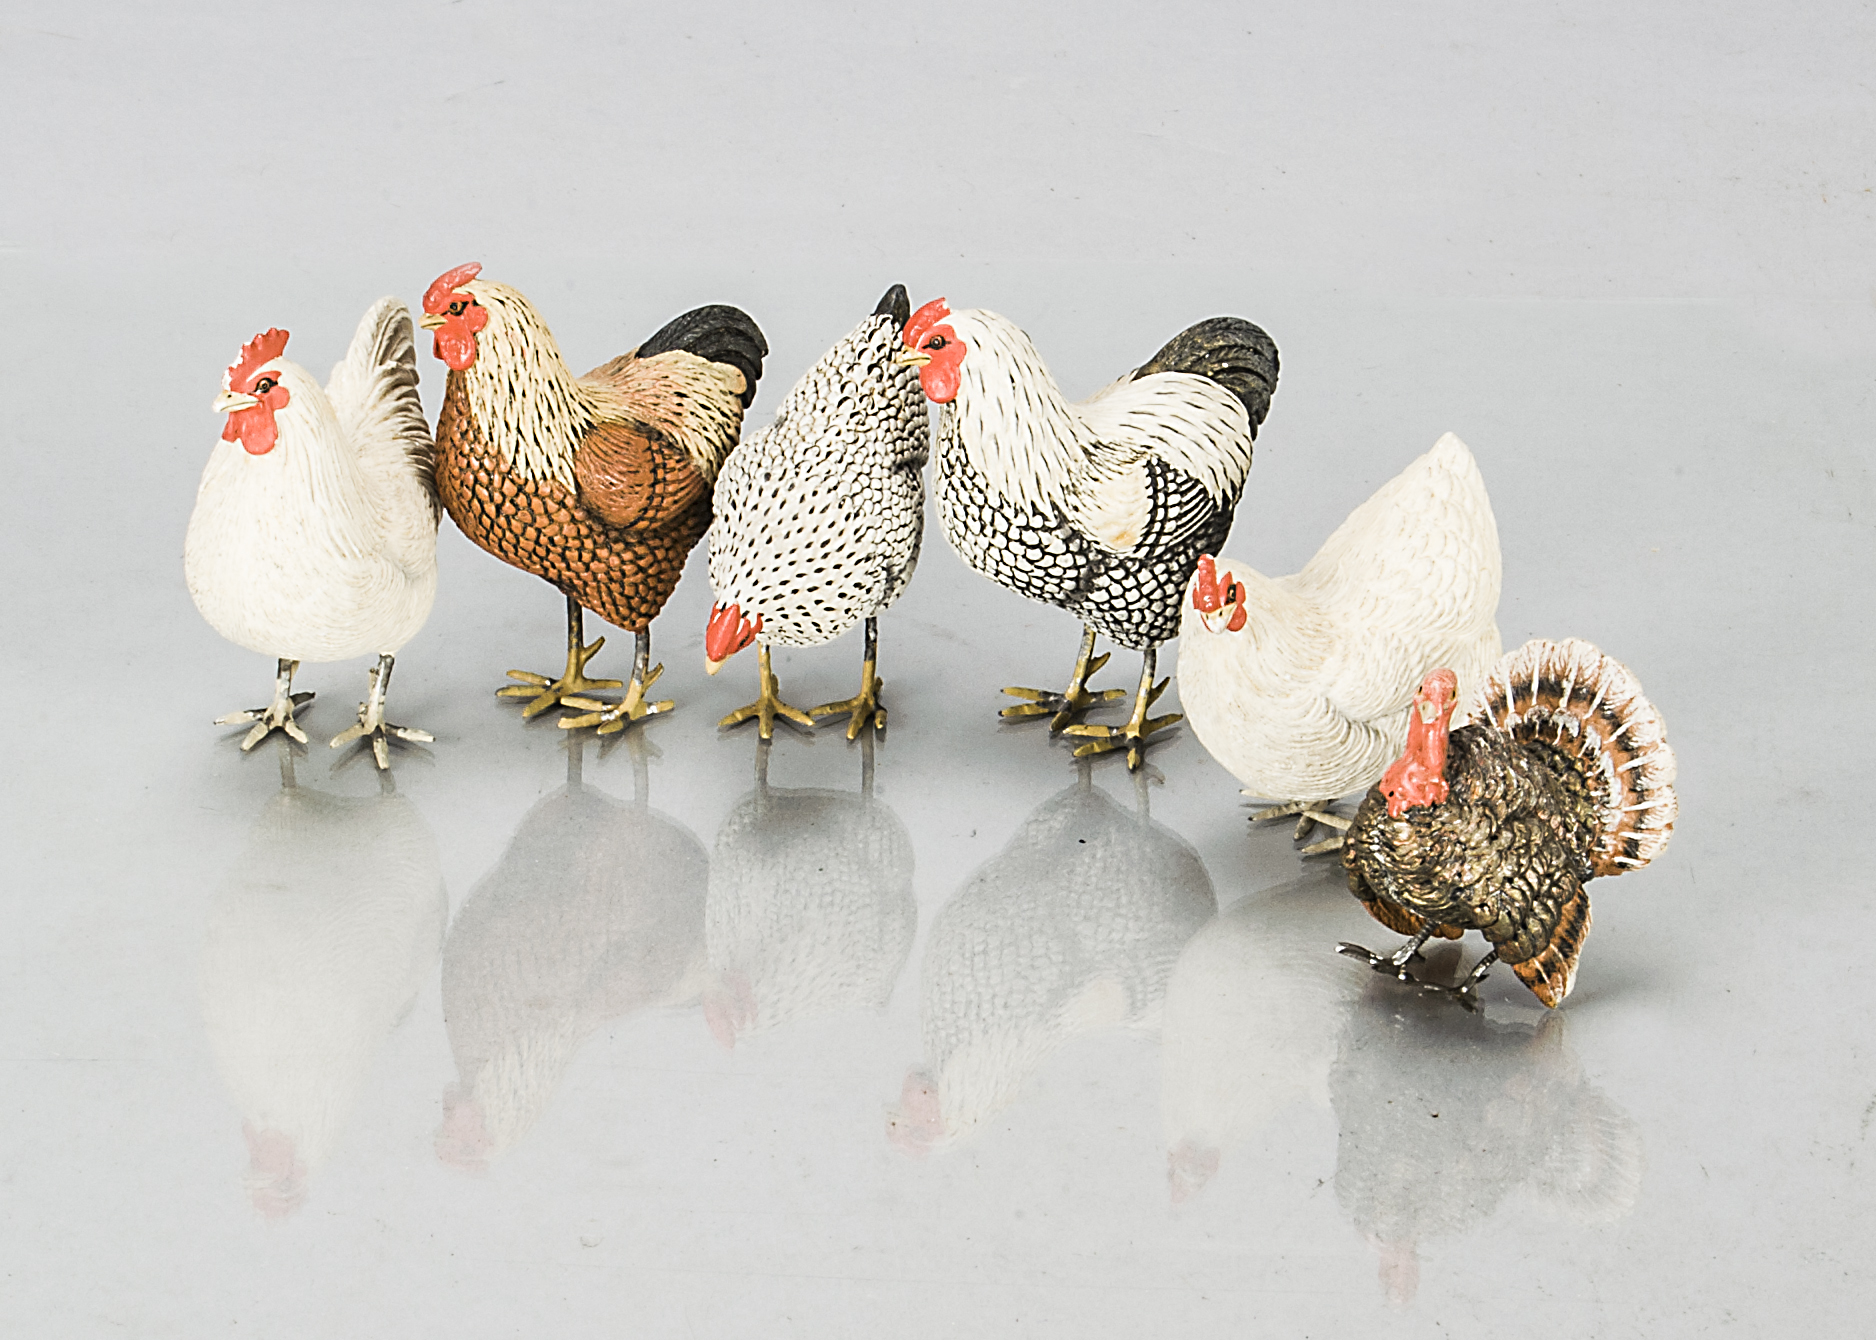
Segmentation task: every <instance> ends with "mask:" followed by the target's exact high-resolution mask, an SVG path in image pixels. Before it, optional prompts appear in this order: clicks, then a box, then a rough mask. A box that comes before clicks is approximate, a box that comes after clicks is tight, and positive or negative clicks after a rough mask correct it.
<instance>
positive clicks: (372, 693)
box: [331, 656, 436, 772]
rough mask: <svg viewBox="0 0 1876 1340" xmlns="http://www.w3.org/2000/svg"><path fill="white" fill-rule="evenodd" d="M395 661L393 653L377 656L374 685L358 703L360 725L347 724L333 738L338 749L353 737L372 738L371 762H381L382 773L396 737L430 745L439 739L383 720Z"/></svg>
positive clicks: (373, 673)
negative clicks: (393, 739)
mask: <svg viewBox="0 0 1876 1340" xmlns="http://www.w3.org/2000/svg"><path fill="white" fill-rule="evenodd" d="M392 664H393V661H392V658H391V657H390V656H380V657H379V658H378V663H377V664H376V665H374V666H373V667H372V668H371V688H370V690H369V691H368V692H367V693H366V694H365V701H364V702H362V703H360V704H359V705H358V722H357V724H356V725H353V726H348V727H346V728H345V729H344V730H342V731H340V732H339V733H338V734H337V735H335V736H333V737H332V740H331V747H332V748H334V749H337V748H339V747H340V746H341V745H348V744H350V743H351V742H352V741H354V740H363V739H370V741H371V761H372V762H374V763H376V764H377V765H378V771H379V772H384V771H386V770H387V769H389V768H390V766H391V738H392V737H393V736H395V737H396V738H398V739H400V740H407V741H409V742H410V743H412V744H431V743H434V742H435V740H436V736H434V735H432V734H430V732H429V731H427V730H416V729H413V728H411V727H408V726H398V725H393V724H392V723H391V722H389V721H386V720H385V719H384V695H385V692H386V691H387V690H388V689H389V688H390V687H391V668H392Z"/></svg>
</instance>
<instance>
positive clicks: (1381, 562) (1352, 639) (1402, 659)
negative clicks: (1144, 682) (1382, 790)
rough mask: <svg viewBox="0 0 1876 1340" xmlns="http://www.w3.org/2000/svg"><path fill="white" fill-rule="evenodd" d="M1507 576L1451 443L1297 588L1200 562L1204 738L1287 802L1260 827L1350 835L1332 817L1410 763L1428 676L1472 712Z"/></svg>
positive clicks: (1186, 660) (1363, 509)
mask: <svg viewBox="0 0 1876 1340" xmlns="http://www.w3.org/2000/svg"><path fill="white" fill-rule="evenodd" d="M1502 568H1503V564H1502V562H1501V559H1500V557H1499V551H1498V525H1497V523H1496V522H1495V521H1494V520H1493V518H1492V504H1491V500H1490V499H1489V498H1488V497H1487V496H1486V493H1485V481H1484V480H1483V479H1482V478H1480V476H1479V467H1478V465H1477V463H1476V462H1474V461H1473V459H1472V453H1471V452H1470V451H1469V450H1467V448H1466V444H1465V443H1464V442H1461V441H1460V440H1459V439H1458V438H1457V437H1456V436H1454V435H1453V434H1452V433H1447V434H1445V435H1444V436H1442V437H1441V438H1440V440H1439V441H1438V442H1436V443H1434V445H1433V450H1431V451H1429V452H1428V453H1427V454H1426V455H1424V456H1422V457H1420V459H1418V460H1416V461H1415V462H1414V463H1413V464H1411V465H1409V466H1408V467H1407V468H1406V469H1405V470H1403V471H1401V473H1400V474H1399V475H1397V476H1395V478H1393V479H1391V480H1389V481H1388V482H1387V483H1386V484H1384V485H1382V486H1381V488H1380V489H1379V490H1377V491H1376V492H1375V494H1374V496H1373V497H1371V498H1369V499H1368V501H1367V502H1365V503H1363V504H1362V505H1361V506H1360V507H1357V508H1356V509H1355V510H1354V511H1353V512H1351V513H1350V514H1349V516H1348V519H1347V520H1346V521H1344V522H1343V523H1342V524H1341V525H1340V526H1339V527H1337V528H1336V531H1335V533H1334V534H1333V535H1331V536H1330V537H1329V538H1328V540H1327V542H1325V543H1324V544H1323V546H1322V548H1321V549H1320V550H1318V551H1317V553H1316V556H1315V557H1314V558H1312V559H1310V560H1309V563H1308V564H1307V565H1306V566H1305V567H1304V568H1303V570H1302V571H1301V572H1299V573H1295V574H1293V575H1292V576H1288V577H1276V578H1271V577H1265V576H1263V575H1262V574H1261V573H1259V572H1257V571H1255V570H1254V569H1253V568H1251V567H1250V566H1249V565H1248V564H1244V563H1239V562H1236V561H1234V560H1231V559H1228V558H1218V559H1216V560H1213V559H1212V558H1210V557H1205V558H1201V559H1200V560H1199V567H1198V571H1197V572H1196V573H1195V574H1194V575H1193V578H1192V581H1191V582H1190V583H1189V584H1188V586H1187V595H1186V602H1185V613H1184V616H1183V618H1184V622H1183V624H1182V626H1181V628H1180V635H1181V637H1180V643H1179V697H1180V700H1181V701H1182V702H1183V703H1184V705H1185V710H1186V714H1187V716H1188V717H1189V719H1190V720H1191V723H1192V730H1193V733H1194V734H1196V735H1197V736H1198V737H1199V741H1200V742H1201V743H1202V744H1204V746H1205V747H1206V748H1207V749H1209V750H1210V751H1211V754H1212V757H1213V758H1216V759H1217V760H1218V761H1219V762H1220V763H1222V764H1223V765H1224V766H1225V768H1226V769H1227V770H1228V771H1229V772H1230V773H1231V774H1232V775H1233V776H1234V777H1236V778H1237V779H1238V780H1239V781H1240V782H1242V783H1243V784H1244V788H1245V794H1247V795H1252V796H1261V797H1263V798H1265V799H1268V800H1275V801H1279V802H1282V803H1280V804H1278V805H1277V806H1276V807H1274V808H1273V809H1271V810H1266V811H1264V812H1263V814H1261V815H1260V816H1259V817H1260V818H1279V817H1282V816H1283V815H1287V814H1300V815H1301V816H1302V819H1301V821H1300V823H1299V825H1298V830H1297V831H1298V836H1299V837H1300V836H1301V835H1302V834H1303V833H1305V832H1306V831H1307V830H1308V828H1309V826H1310V824H1311V823H1312V822H1319V823H1322V824H1325V825H1327V826H1329V827H1333V828H1336V829H1339V830H1346V828H1347V827H1348V820H1346V819H1343V818H1341V817H1340V816H1338V815H1336V814H1334V813H1333V812H1332V811H1331V810H1330V809H1329V808H1328V806H1329V804H1330V802H1332V801H1334V800H1336V799H1338V798H1340V797H1342V796H1345V795H1347V794H1348V793H1349V792H1351V791H1360V790H1363V789H1364V788H1366V787H1368V786H1370V785H1372V784H1373V782H1374V781H1375V779H1376V778H1378V777H1380V775H1381V774H1382V773H1383V772H1384V771H1386V769H1387V765H1388V764H1389V763H1391V762H1392V761H1393V760H1394V759H1395V758H1396V757H1398V756H1399V754H1400V752H1401V748H1402V746H1403V745H1404V743H1405V741H1406V737H1407V713H1408V711H1409V710H1410V708H1411V705H1412V703H1413V697H1414V692H1415V690H1417V689H1418V688H1419V686H1420V681H1421V679H1422V678H1423V677H1424V676H1425V675H1426V673H1427V672H1428V671H1429V670H1432V669H1434V668H1435V667H1437V666H1448V667H1451V668H1452V670H1453V671H1454V672H1455V673H1457V675H1458V676H1459V696H1460V701H1462V702H1464V701H1467V700H1468V698H1469V695H1470V694H1471V693H1472V692H1473V690H1474V689H1476V687H1477V686H1478V684H1479V682H1480V681H1481V680H1482V679H1483V678H1484V677H1485V674H1486V672H1487V671H1488V670H1490V669H1491V667H1492V665H1493V664H1494V663H1496V662H1497V660H1498V656H1499V653H1500V651H1501V646H1500V643H1499V638H1498V625H1497V622H1496V619H1497V613H1498V591H1499V586H1500V583H1501V580H1502ZM1340 845H1341V839H1340V838H1339V837H1335V838H1331V839H1329V840H1328V841H1325V842H1322V843H1318V844H1316V845H1314V846H1312V847H1309V848H1306V849H1305V851H1306V852H1308V853H1309V854H1315V853H1317V852H1322V851H1332V850H1334V849H1336V848H1337V847H1339V846H1340Z"/></svg>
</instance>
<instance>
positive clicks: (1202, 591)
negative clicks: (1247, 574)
mask: <svg viewBox="0 0 1876 1340" xmlns="http://www.w3.org/2000/svg"><path fill="white" fill-rule="evenodd" d="M1227 604H1234V605H1236V606H1237V608H1236V609H1234V610H1233V611H1232V612H1231V619H1230V622H1228V623H1227V624H1225V630H1226V631H1227V632H1232V633H1235V632H1237V631H1238V630H1239V629H1241V628H1243V627H1244V624H1245V621H1246V620H1247V619H1248V618H1250V615H1249V614H1248V613H1247V612H1246V611H1245V608H1244V588H1243V587H1242V586H1240V585H1239V584H1238V583H1237V582H1236V581H1235V580H1233V579H1232V576H1231V574H1230V573H1228V572H1227V573H1226V574H1225V575H1224V578H1223V579H1222V580H1220V578H1219V576H1218V568H1217V565H1216V564H1215V563H1214V562H1213V561H1212V556H1211V555H1210V554H1200V555H1199V570H1198V578H1197V580H1196V581H1194V582H1193V584H1192V608H1193V609H1195V610H1197V611H1198V612H1199V613H1200V614H1216V613H1218V612H1219V611H1220V610H1222V609H1223V608H1224V607H1225V606H1226V605H1227ZM1206 626H1207V627H1209V628H1211V630H1212V631H1213V632H1217V631H1218V629H1217V627H1216V626H1215V625H1213V624H1211V623H1210V621H1209V620H1208V621H1207V624H1206Z"/></svg>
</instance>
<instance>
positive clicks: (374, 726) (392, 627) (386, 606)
mask: <svg viewBox="0 0 1876 1340" xmlns="http://www.w3.org/2000/svg"><path fill="white" fill-rule="evenodd" d="M287 338H288V336H287V332H286V331H284V330H268V331H266V332H264V333H263V334H260V335H257V336H255V337H254V338H253V339H252V340H250V341H249V342H248V343H247V344H246V345H244V346H242V349H241V356H240V358H239V359H238V360H236V362H235V364H234V365H233V366H232V367H230V368H229V369H228V373H227V375H226V377H224V378H223V381H222V393H221V395H220V397H219V398H218V399H217V400H216V401H215V409H216V411H217V412H218V413H225V414H226V415H227V416H228V422H227V425H226V426H225V427H224V428H223V429H222V440H221V441H220V442H219V443H217V444H216V447H215V450H214V452H213V454H212V455H210V457H209V461H208V466H207V468H206V469H204V470H203V472H202V483H201V486H200V488H199V489H198V490H197V492H196V502H195V512H194V514H193V515H192V516H191V517H190V518H189V533H188V538H187V539H186V540H185V541H184V544H183V570H184V573H185V575H186V577H187V579H188V583H189V594H190V595H191V596H193V597H194V599H195V604H196V608H197V609H199V610H201V611H202V617H204V618H205V619H207V620H208V621H209V623H210V624H211V625H212V626H213V627H214V629H215V631H216V632H218V633H220V634H221V635H222V636H223V637H225V638H227V639H228V640H229V641H231V642H235V643H238V644H239V645H241V646H243V647H246V648H248V649H249V650H251V651H258V652H263V653H265V654H267V655H270V656H274V657H277V658H278V659H279V672H278V675H277V678H276V680H275V686H274V700H273V702H272V704H271V705H269V706H268V707H265V708H255V709H253V710H251V711H248V712H237V713H233V714H231V715H229V716H226V717H222V718H221V719H220V720H219V721H218V722H217V724H218V725H226V724H235V723H244V722H249V721H251V722H253V723H254V727H253V729H252V730H250V731H249V732H248V733H247V736H246V738H244V739H243V740H242V742H241V747H242V748H243V749H251V748H253V747H254V746H255V745H256V744H258V743H260V741H261V740H262V739H263V738H265V737H266V735H267V734H268V733H269V732H270V731H273V730H284V731H286V732H287V734H289V735H291V736H292V737H293V738H294V739H296V740H300V741H304V740H305V739H306V736H305V734H304V732H302V731H301V730H300V729H299V727H298V726H296V725H295V724H294V722H293V714H294V711H295V709H296V708H297V707H298V706H299V705H300V704H302V703H304V702H305V701H306V700H308V699H310V698H311V697H312V695H311V694H310V693H302V694H295V693H294V692H293V691H292V690H293V672H294V671H295V670H296V669H297V668H298V666H299V663H300V662H301V661H303V660H306V661H342V660H346V659H349V658H351V657H353V656H360V655H366V654H369V653H373V652H375V653H377V654H378V657H379V660H378V664H377V666H376V667H374V668H373V670H372V672H371V688H370V691H369V694H368V695H367V697H366V700H365V701H364V702H363V703H362V704H360V706H359V709H358V723H357V724H356V725H355V726H353V727H352V728H351V729H349V730H347V731H344V732H343V733H341V734H340V735H339V736H337V737H336V738H335V739H334V740H333V741H332V743H333V745H334V746H335V747H336V746H338V745H341V744H345V743H348V742H349V741H351V740H355V739H360V738H365V737H369V738H370V740H371V747H372V754H373V757H374V758H375V760H376V761H377V764H378V766H379V767H380V768H383V767H388V766H389V763H390V756H389V750H388V747H387V740H388V737H389V736H392V735H395V736H397V737H399V738H402V739H407V740H428V739H430V738H431V737H430V736H429V735H427V734H425V733H424V732H422V731H416V730H406V729H404V728H403V727H398V726H391V725H388V724H387V723H386V722H385V720H384V693H385V689H386V688H387V687H388V685H389V683H390V678H391V666H392V658H393V656H394V655H395V653H396V652H397V651H398V650H399V649H400V648H401V647H403V645H404V644H405V643H406V642H408V641H409V640H410V639H411V638H412V637H414V636H415V635H416V633H417V631H418V629H420V628H422V627H423V625H424V621H425V620H426V619H428V618H429V616H430V605H431V603H432V601H434V600H435V598H436V527H437V518H438V515H439V513H438V507H437V498H436V482H435V447H434V446H433V444H432V441H431V437H430V429H429V426H428V424H427V423H426V422H425V420H424V416H423V404H422V402H421V400H419V398H418V395H417V360H416V347H415V345H414V344H413V343H412V339H411V322H410V310H409V309H408V308H407V307H405V306H404V304H403V303H401V302H399V301H398V300H397V299H395V298H382V299H380V300H379V301H378V302H376V303H374V304H373V305H372V308H371V310H370V311H368V312H366V313H365V316H364V319H363V320H362V321H360V322H359V325H358V331H357V333H356V334H355V335H354V336H353V337H352V344H351V348H350V349H349V350H348V351H347V353H346V355H345V357H344V359H342V360H341V361H340V362H339V364H338V366H336V367H335V368H333V370H332V377H331V379H330V380H329V381H328V382H327V384H326V386H325V387H324V388H323V389H322V388H321V387H320V385H319V383H318V382H317V381H315V380H314V379H313V377H312V375H311V374H310V373H308V372H307V371H306V370H305V369H304V368H302V367H300V366H299V365H298V364H296V363H293V362H290V361H289V360H287V359H286V358H284V357H283V356H282V355H283V354H284V353H285V352H286V346H287Z"/></svg>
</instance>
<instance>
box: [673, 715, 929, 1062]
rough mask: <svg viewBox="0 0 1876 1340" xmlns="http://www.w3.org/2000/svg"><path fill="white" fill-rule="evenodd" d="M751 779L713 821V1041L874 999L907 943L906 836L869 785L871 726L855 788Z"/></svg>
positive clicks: (762, 763)
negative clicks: (778, 785) (796, 786)
mask: <svg viewBox="0 0 1876 1340" xmlns="http://www.w3.org/2000/svg"><path fill="white" fill-rule="evenodd" d="M772 747H773V746H772V744H771V743H770V742H769V741H767V740H762V741H759V742H758V743H757V745H756V789H755V790H754V791H752V792H750V793H749V795H747V796H746V797H744V798H743V800H742V802H741V803H740V804H738V805H737V806H736V808H735V809H733V810H731V811H730V813H729V816H728V817H727V818H725V819H724V821H723V826H722V828H721V829H719V830H718V832H717V842H716V850H715V851H714V852H713V853H712V855H711V858H710V897H709V902H708V904H707V907H706V910H705V914H704V928H705V939H706V942H707V943H708V945H709V954H710V974H709V985H708V986H707V987H706V988H705V990H704V998H703V1000H704V1018H705V1019H706V1020H707V1021H708V1022H709V1024H710V1031H711V1032H712V1033H714V1034H715V1035H716V1038H717V1041H719V1042H721V1043H722V1044H723V1045H724V1046H726V1047H734V1046H735V1045H736V1040H737V1039H738V1038H739V1037H747V1036H749V1035H751V1034H755V1033H761V1032H765V1031H767V1030H769V1029H772V1028H776V1027H778V1026H780V1025H782V1024H785V1023H788V1022H790V1021H792V1020H797V1019H807V1018H813V1017H816V1016H821V1015H829V1014H836V1013H839V1012H841V1011H844V1010H851V1009H872V1010H883V1009H884V1008H885V1007H886V1002H887V1000H888V999H889V998H890V997H891V995H892V988H893V984H894V983H895V982H896V981H898V979H899V972H900V969H902V968H903V967H904V966H905V960H906V956H907V955H908V954H910V953H911V952H912V937H913V935H914V934H915V933H916V931H917V929H918V903H917V901H916V900H915V899H914V897H913V895H912V839H911V838H910V836H908V835H907V833H906V831H905V825H904V824H902V823H900V822H899V816H898V815H896V814H894V813H893V812H892V810H891V809H890V808H888V807H887V806H886V805H885V804H884V803H883V802H882V801H880V800H878V799H877V798H875V797H874V795H873V733H872V732H871V731H870V730H868V731H863V732H862V733H861V736H860V742H859V749H860V760H861V761H860V790H859V792H858V793H857V794H856V793H854V792H851V791H823V790H777V789H774V788H771V787H770V786H769V751H770V749H771V748H772Z"/></svg>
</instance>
